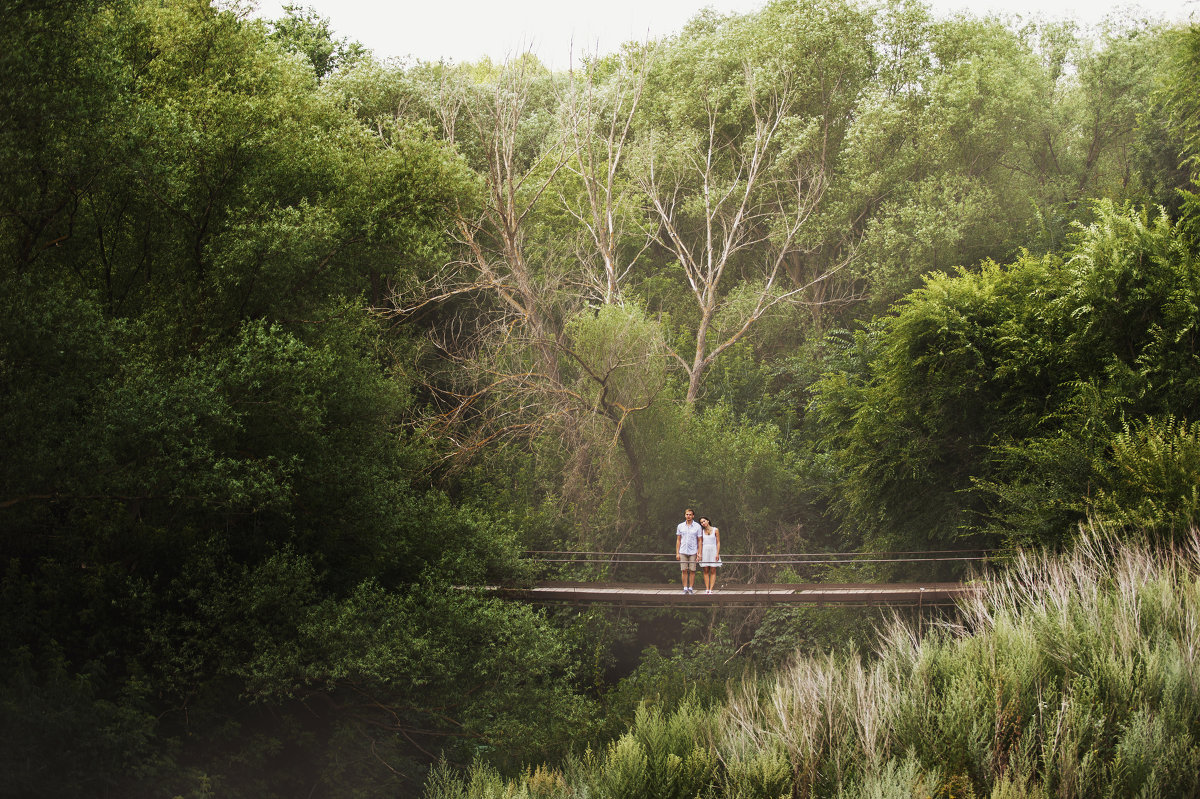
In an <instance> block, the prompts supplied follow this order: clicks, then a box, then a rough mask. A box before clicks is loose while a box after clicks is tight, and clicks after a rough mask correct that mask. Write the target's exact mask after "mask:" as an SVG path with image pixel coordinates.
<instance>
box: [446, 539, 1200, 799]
mask: <svg viewBox="0 0 1200 799" xmlns="http://www.w3.org/2000/svg"><path fill="white" fill-rule="evenodd" d="M1177 540H1178V539H1177ZM985 577H986V580H985V581H984V583H983V584H984V585H986V586H987V588H986V590H985V591H983V592H982V593H980V594H979V595H978V596H976V597H974V598H972V599H971V600H969V601H966V602H964V604H963V605H962V606H961V608H960V613H959V614H958V616H957V618H956V619H955V620H954V621H952V622H943V623H940V624H937V625H934V626H933V627H932V628H926V629H924V630H923V631H922V633H921V634H918V632H917V630H916V629H914V628H913V627H912V626H911V625H910V624H906V623H904V622H902V621H900V620H899V619H897V620H895V621H893V622H891V623H890V624H889V625H887V626H886V627H885V629H883V630H881V632H880V639H879V645H878V651H877V652H876V656H874V657H871V658H869V659H866V660H864V659H863V658H862V657H860V656H858V655H856V654H853V653H837V654H831V655H827V656H824V657H821V658H797V659H796V660H795V661H794V662H792V663H791V664H789V665H788V666H787V667H786V668H783V669H780V670H779V671H777V672H775V673H774V674H772V675H769V676H760V677H750V678H747V679H744V680H742V681H740V682H738V683H736V684H735V685H733V686H732V687H731V689H730V692H729V697H728V699H727V701H726V702H725V704H724V705H723V706H721V707H718V708H715V709H703V708H700V707H698V706H696V705H693V704H686V703H685V704H684V705H682V706H680V707H679V708H678V709H677V710H676V711H675V712H674V713H671V714H663V713H661V712H659V711H657V710H652V709H647V708H643V709H642V710H641V711H639V713H638V715H637V718H636V720H635V722H634V724H633V726H632V727H631V728H630V730H629V731H628V732H627V733H626V734H624V735H623V736H621V737H620V738H619V739H618V740H617V741H615V742H614V743H612V744H611V745H610V746H609V747H608V748H607V749H606V750H605V751H604V752H602V753H598V754H593V753H589V754H588V755H586V756H585V757H582V758H575V759H572V760H570V765H569V767H568V766H564V768H563V771H562V772H561V773H560V772H554V777H553V778H551V777H550V776H548V774H549V772H538V771H534V772H527V773H526V775H524V776H523V777H522V778H520V779H517V780H510V781H503V780H499V778H498V777H494V776H490V777H487V778H486V779H485V778H484V777H485V776H487V775H486V769H482V768H480V770H479V772H480V773H479V774H473V775H472V777H471V778H470V780H462V781H460V782H458V783H455V785H456V786H457V788H455V789H454V790H458V793H455V792H454V790H450V791H447V790H444V789H442V788H438V789H437V790H435V791H433V792H430V793H429V794H428V796H429V797H430V799H451V797H453V799H458V798H459V797H470V799H484V797H491V796H506V797H507V796H511V797H524V796H531V797H532V796H539V797H541V796H563V797H566V796H570V797H641V796H645V797H662V799H691V797H696V796H700V797H730V799H732V798H733V797H737V798H738V799H778V797H780V796H792V797H878V798H879V799H882V798H883V797H906V799H908V798H911V797H929V799H933V798H934V797H940V798H941V799H949V797H955V798H956V799H959V798H960V797H990V798H991V799H1019V798H1021V797H1051V796H1053V797H1060V798H1061V799H1072V797H1080V798H1081V799H1082V797H1106V796H1107V797H1123V796H1143V795H1144V796H1159V797H1192V796H1198V795H1200V668H1197V666H1198V665H1200V664H1197V649H1198V648H1200V535H1198V534H1197V533H1195V532H1193V533H1192V534H1191V535H1190V536H1189V537H1187V538H1185V539H1183V542H1182V544H1179V545H1176V546H1174V547H1172V548H1169V549H1155V548H1153V547H1150V546H1148V545H1143V544H1122V543H1119V542H1117V541H1115V540H1114V539H1113V538H1111V537H1110V536H1108V535H1107V534H1105V533H1104V532H1103V531H1102V530H1096V529H1088V530H1085V531H1084V532H1083V535H1082V536H1081V539H1080V542H1079V543H1078V545H1076V546H1075V547H1074V549H1072V550H1071V551H1070V552H1069V553H1067V554H1065V555H1061V556H1055V555H1050V554H1046V553H1032V552H1030V553H1017V554H1016V555H1014V556H1013V558H1012V559H1011V561H1010V563H1008V564H1007V566H1006V567H1005V568H1004V569H1003V570H998V571H996V572H995V573H992V574H989V575H985ZM538 774H541V776H540V777H538V776H537V775H538ZM439 779H441V778H439ZM535 783H536V788H537V792H535V791H534V788H535ZM435 784H436V785H439V786H440V785H444V784H448V783H447V782H446V780H445V779H442V781H441V782H438V781H437V780H435V779H431V781H430V785H431V786H432V785H435ZM501 788H502V789H503V790H501Z"/></svg>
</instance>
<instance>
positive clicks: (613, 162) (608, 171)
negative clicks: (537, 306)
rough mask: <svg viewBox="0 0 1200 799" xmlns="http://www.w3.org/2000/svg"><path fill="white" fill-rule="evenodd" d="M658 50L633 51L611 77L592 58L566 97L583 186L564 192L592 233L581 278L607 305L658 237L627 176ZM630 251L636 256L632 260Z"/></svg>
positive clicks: (585, 240) (583, 245)
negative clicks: (600, 73) (638, 210)
mask: <svg viewBox="0 0 1200 799" xmlns="http://www.w3.org/2000/svg"><path fill="white" fill-rule="evenodd" d="M652 53H653V51H652V49H651V48H650V47H649V46H643V47H642V48H641V50H640V51H638V52H633V53H628V54H626V55H625V56H624V60H623V63H622V64H621V66H620V68H619V70H618V71H617V73H616V74H615V75H611V76H607V77H606V78H604V79H603V80H600V79H599V78H598V77H597V74H596V72H597V70H596V64H597V63H598V59H593V60H591V61H590V62H588V65H587V66H585V67H584V69H583V70H582V71H581V72H580V73H578V75H576V74H575V73H572V77H576V78H577V79H576V80H574V81H572V83H571V85H570V89H569V91H568V93H567V94H566V95H565V96H564V97H563V102H562V107H563V124H564V127H565V128H566V130H567V133H568V135H569V136H570V138H571V142H572V145H573V148H572V153H573V155H572V157H571V158H570V159H569V160H568V161H567V164H566V168H567V170H568V171H569V172H570V173H571V174H572V175H573V176H574V177H575V178H576V179H577V180H578V181H579V183H580V184H581V186H582V189H583V191H582V194H581V195H568V194H566V193H564V192H562V191H560V192H559V201H560V203H561V204H562V206H563V208H565V209H566V210H567V212H568V213H569V214H570V215H571V216H572V217H573V218H574V219H575V220H576V221H578V222H579V224H580V226H581V228H582V229H583V231H584V232H585V233H586V235H584V236H581V237H580V242H579V246H577V248H576V255H577V257H578V261H579V264H580V265H581V266H582V267H583V268H584V272H583V276H582V277H583V280H582V281H581V282H582V284H583V285H584V287H585V290H587V291H589V292H590V293H591V294H592V295H593V296H594V297H595V298H596V299H597V300H599V301H600V302H602V303H604V304H611V303H619V302H621V301H622V299H623V296H622V294H623V292H622V280H623V279H624V278H625V276H626V275H628V273H629V270H630V268H631V267H632V266H633V263H634V262H635V261H636V260H637V258H638V257H639V256H640V255H641V254H642V253H643V252H645V250H646V249H647V247H649V246H650V244H651V242H652V241H653V239H652V236H651V235H650V234H649V232H648V231H647V230H646V229H645V226H644V225H641V226H638V225H637V223H636V221H635V220H633V219H632V218H631V215H632V214H633V213H634V206H635V202H634V200H633V199H632V198H631V197H630V196H629V195H630V194H631V192H630V190H629V189H630V186H629V185H628V184H627V182H626V178H625V177H624V176H623V175H622V172H623V171H624V168H625V166H626V161H627V159H628V151H629V148H630V134H631V133H632V131H633V124H634V119H635V115H636V114H637V110H638V104H639V103H640V102H641V99H642V94H643V91H644V89H645V86H646V76H647V74H648V72H649V69H650V66H651V64H652V60H653V57H652ZM631 239H636V242H632V243H631ZM623 251H626V252H627V253H628V254H627V255H625V256H624V257H623V256H622V252H623Z"/></svg>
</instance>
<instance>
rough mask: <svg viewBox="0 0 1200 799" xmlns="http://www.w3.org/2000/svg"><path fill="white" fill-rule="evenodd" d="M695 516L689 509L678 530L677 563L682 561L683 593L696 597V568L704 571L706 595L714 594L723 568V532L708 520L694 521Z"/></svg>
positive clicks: (677, 527)
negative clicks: (719, 571) (718, 572)
mask: <svg viewBox="0 0 1200 799" xmlns="http://www.w3.org/2000/svg"><path fill="white" fill-rule="evenodd" d="M695 517H696V514H695V512H694V511H693V510H692V509H691V508H688V509H687V510H685V511H684V512H683V521H682V522H680V523H679V524H678V525H676V526H675V560H677V561H679V570H680V575H681V577H682V579H683V593H685V594H694V593H696V590H695V589H694V588H693V587H692V583H693V582H695V580H696V566H697V565H698V566H699V567H700V568H701V569H703V570H704V593H706V594H711V593H712V592H713V586H714V585H715V584H716V582H717V569H719V568H721V531H720V530H718V529H717V528H716V527H713V526H712V523H711V522H710V521H709V519H708V517H707V516H701V517H700V521H699V522H696V521H695Z"/></svg>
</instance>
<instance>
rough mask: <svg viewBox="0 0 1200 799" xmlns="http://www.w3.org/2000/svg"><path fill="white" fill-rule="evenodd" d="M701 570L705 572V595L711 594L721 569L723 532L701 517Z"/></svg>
mask: <svg viewBox="0 0 1200 799" xmlns="http://www.w3.org/2000/svg"><path fill="white" fill-rule="evenodd" d="M700 529H701V531H702V534H701V538H700V568H701V569H702V570H703V571H704V593H706V594H711V593H712V592H713V585H715V584H716V582H717V569H719V568H721V531H720V530H718V529H717V528H716V527H713V526H712V523H711V522H710V521H709V520H708V517H707V516H701V517H700Z"/></svg>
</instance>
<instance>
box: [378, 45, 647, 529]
mask: <svg viewBox="0 0 1200 799" xmlns="http://www.w3.org/2000/svg"><path fill="white" fill-rule="evenodd" d="M538 69H539V67H538V66H537V65H536V63H530V61H529V60H528V59H522V60H519V61H516V62H513V63H510V64H508V65H506V66H505V67H504V68H503V69H502V70H501V71H500V72H498V73H496V74H494V75H493V76H490V77H491V78H492V82H490V83H486V84H482V85H481V84H478V83H472V82H471V80H470V79H469V77H468V76H467V75H466V74H463V73H457V74H456V73H451V75H450V78H451V79H450V80H448V81H447V82H446V83H444V84H443V85H440V86H437V87H431V89H430V91H429V96H430V97H432V98H434V100H435V101H436V102H437V103H438V111H437V113H438V114H439V117H440V124H441V127H442V131H443V135H445V136H446V137H447V138H451V137H453V141H454V142H455V144H456V146H457V147H458V149H459V150H460V152H464V153H467V154H468V158H469V160H470V161H471V162H472V163H473V164H474V165H475V167H476V170H477V172H478V174H479V175H480V178H481V189H482V190H481V192H480V199H479V201H478V202H477V203H476V204H475V205H471V206H469V205H466V204H463V205H462V206H460V207H459V208H457V209H456V214H455V219H454V235H455V238H456V239H457V244H458V251H459V253H460V257H459V258H458V259H456V260H455V261H453V262H451V263H449V264H447V265H446V267H445V268H444V269H443V270H442V271H441V273H440V274H439V275H437V276H436V277H435V278H434V279H433V280H431V281H429V282H428V283H427V284H426V285H425V286H423V287H422V288H421V291H420V292H419V293H418V294H416V295H414V296H409V297H397V298H396V302H395V307H396V308H397V309H398V310H397V311H396V313H397V314H400V315H407V314H412V313H415V312H417V311H418V310H420V309H422V308H426V307H428V306H431V305H443V306H446V305H447V304H448V303H450V302H453V303H454V304H455V306H456V307H458V309H459V310H458V312H457V314H456V315H455V316H454V317H453V319H452V320H451V321H450V322H449V323H447V324H444V325H441V326H439V328H438V330H437V332H436V333H435V335H434V343H435V345H436V346H437V347H438V348H439V350H440V351H441V353H442V355H443V357H444V358H445V360H446V362H447V364H448V369H447V370H446V372H445V374H443V375H440V376H437V378H436V379H435V380H433V381H431V383H430V386H429V387H430V389H431V391H433V392H434V394H435V396H436V397H438V398H439V400H440V402H441V408H442V410H441V412H440V413H438V414H437V415H436V416H435V418H433V419H432V420H431V422H432V425H433V429H434V430H435V432H437V433H440V434H441V436H442V437H443V438H444V440H447V441H449V442H450V443H451V444H452V447H453V451H454V455H455V456H456V457H460V458H463V459H467V458H470V457H471V456H472V455H473V454H475V453H477V452H479V451H480V450H481V449H483V448H484V447H487V446H490V445H492V444H496V443H499V442H531V441H538V442H539V446H550V445H551V444H553V442H555V441H557V445H558V448H559V450H560V452H561V453H562V457H563V459H564V461H565V462H566V463H567V473H566V474H564V475H563V480H564V485H569V484H571V483H572V482H573V483H574V484H575V485H577V486H579V487H580V488H579V490H580V491H587V490H592V491H594V490H596V486H597V484H598V480H597V479H596V475H597V474H598V473H599V472H600V471H602V470H603V469H605V468H606V467H607V466H608V465H609V464H614V463H621V462H623V463H624V464H625V467H626V468H627V473H626V474H625V475H623V476H618V477H615V478H612V479H610V480H609V481H608V484H609V485H610V487H612V490H613V491H614V492H615V494H616V496H617V499H616V503H617V505H618V506H620V505H621V504H622V503H628V498H631V499H632V509H631V511H630V513H629V516H631V517H632V518H627V519H626V520H625V521H626V523H625V524H622V525H619V526H620V527H621V529H624V530H625V534H626V535H628V534H629V532H630V531H632V530H635V529H637V524H638V522H639V521H640V520H642V519H644V518H645V515H646V512H647V511H646V505H645V502H646V497H645V491H644V481H643V477H642V471H641V464H640V458H639V454H638V452H637V451H636V448H635V446H634V440H633V438H632V433H631V426H630V421H631V419H632V418H633V417H634V416H635V415H636V414H638V413H639V412H641V411H643V410H645V409H646V408H647V407H649V406H650V405H651V404H652V403H653V402H655V401H656V399H657V397H658V394H659V393H660V391H661V390H662V385H661V384H659V383H656V382H655V381H654V380H648V381H646V382H645V383H644V384H643V385H640V386H639V385H633V386H632V387H631V386H630V385H629V383H630V377H629V375H630V373H631V372H632V373H636V372H637V370H638V369H642V368H643V367H644V366H645V364H646V362H647V360H648V359H649V360H653V359H655V358H658V359H661V358H662V357H663V354H662V348H661V346H659V345H658V344H656V343H654V342H650V343H649V344H648V345H647V346H646V347H643V348H642V349H640V350H639V349H637V348H636V347H635V348H634V349H633V350H626V349H618V350H614V352H612V353H608V352H604V351H599V352H589V353H587V354H584V353H583V352H581V351H580V349H579V348H578V346H577V342H576V341H575V339H574V338H573V335H574V334H575V333H576V332H577V331H574V330H568V328H567V323H568V322H569V321H570V320H573V319H576V318H577V316H578V315H579V311H580V309H581V308H583V307H584V304H585V302H584V301H585V298H584V297H583V296H581V295H580V294H579V293H578V292H572V291H569V290H566V289H567V288H569V287H567V286H565V285H564V284H566V283H568V282H571V281H573V280H575V279H577V277H578V271H577V267H576V266H575V265H574V263H573V261H572V259H569V258H563V259H562V263H561V264H559V263H553V262H550V261H552V260H553V258H552V256H553V254H554V249H553V248H554V247H555V246H561V245H556V243H555V242H547V241H545V240H543V239H538V240H535V241H531V238H532V236H533V235H534V234H532V233H531V232H530V228H531V226H532V223H533V222H534V215H535V214H537V213H538V211H539V209H540V208H541V207H542V205H544V204H545V203H547V202H550V201H551V197H552V195H551V194H549V192H551V187H552V186H554V185H555V182H556V180H558V178H559V176H560V175H561V174H562V172H563V170H564V168H569V169H573V170H574V171H575V172H576V173H578V172H579V171H580V170H581V169H592V170H593V171H592V172H590V173H589V174H590V175H591V176H592V177H593V178H597V180H593V181H592V182H591V183H590V184H589V185H590V187H591V189H592V190H593V191H594V192H595V193H594V194H593V195H591V197H590V198H589V200H588V201H587V202H586V203H585V204H584V206H583V208H584V209H585V210H587V212H588V213H589V214H590V213H591V212H592V210H595V211H596V213H599V214H601V215H603V214H604V213H605V211H604V210H603V207H604V202H605V201H604V200H603V194H604V192H605V191H608V192H610V194H609V196H610V197H612V198H613V204H612V205H610V210H611V211H612V213H613V215H614V218H615V215H616V209H615V202H616V200H615V198H616V189H615V188H614V186H615V183H614V182H612V181H608V182H607V183H605V185H601V183H602V182H603V181H602V180H601V179H599V178H598V176H599V175H600V172H601V170H604V169H606V168H607V167H606V166H604V165H602V163H601V161H602V160H603V159H604V158H607V157H610V156H611V158H612V163H613V164H614V165H616V164H619V163H620V160H621V156H620V154H619V152H616V153H610V154H609V156H602V155H601V154H600V153H601V151H600V150H596V149H594V150H593V152H592V153H591V154H589V155H586V156H580V155H578V154H577V153H576V149H575V148H576V140H577V134H578V140H579V141H583V139H584V137H583V135H582V133H581V132H580V131H575V130H573V129H572V128H571V127H570V126H568V125H555V124H553V122H555V121H556V119H557V118H556V117H555V116H554V115H553V114H552V113H551V111H550V109H549V107H548V106H549V105H550V104H549V103H546V102H544V101H545V100H546V99H547V98H548V97H549V98H553V99H554V100H556V101H558V102H560V103H561V102H562V97H563V94H562V93H561V92H559V91H557V90H553V91H552V90H551V89H550V88H549V87H547V86H545V85H542V86H536V85H535V83H536V81H539V80H551V78H550V77H549V76H547V75H546V74H545V73H540V74H539V73H538V72H537V70H538ZM535 90H537V91H541V92H543V94H541V95H540V97H538V98H535V97H534V96H533V95H534V92H535ZM539 99H540V100H542V101H543V103H542V105H537V104H536V103H537V101H538V100H539ZM624 109H625V106H624V105H619V108H618V111H617V112H614V113H621V112H623V111H624ZM531 120H532V121H531ZM539 120H541V121H542V122H543V123H545V124H543V126H542V127H540V128H538V127H536V125H537V124H538V123H539ZM531 126H532V127H531ZM612 135H613V138H610V139H609V140H608V141H609V143H610V144H614V145H615V146H616V147H617V148H618V149H619V148H620V147H621V146H623V145H622V142H621V141H620V140H619V138H618V137H619V136H623V135H625V134H624V133H619V134H618V133H613V134H612ZM592 144H593V145H595V142H592ZM601 146H607V145H601ZM585 164H586V165H587V166H586V167H585V166H583V165H585ZM614 169H615V166H614ZM593 199H594V200H595V202H594V203H593V202H592V200H593ZM593 219H595V217H593ZM601 219H602V217H601ZM594 232H595V233H596V236H597V237H598V238H596V239H594V241H596V242H601V243H603V247H604V248H605V249H604V250H603V252H607V253H612V254H613V255H614V257H615V253H616V252H617V245H618V244H619V242H620V241H621V239H622V237H623V236H624V233H623V232H622V231H621V230H620V229H619V227H618V226H617V225H616V224H613V225H612V226H611V227H608V226H607V223H604V222H603V221H601V222H600V223H598V224H597V225H596V227H595V230H594ZM543 238H544V237H543ZM531 244H532V245H534V246H532V247H531V246H530V245H531ZM596 251H597V252H601V250H600V248H599V246H597V248H596ZM531 252H534V253H536V255H535V256H533V257H532V258H531V256H530V253H531ZM548 252H549V253H550V254H551V257H548V256H547V253H548ZM610 262H612V263H615V261H610ZM605 283H606V284H608V285H611V286H613V287H614V290H613V291H612V292H611V293H610V294H609V297H610V298H611V299H613V300H614V301H615V300H616V299H618V297H619V276H618V275H617V273H616V271H614V272H613V277H612V279H611V284H610V283H609V282H608V281H607V280H606V281H605ZM612 309H613V310H614V311H619V310H620V308H619V307H617V305H613V306H612ZM618 327H619V326H618ZM634 382H635V383H636V381H634ZM618 383H620V384H621V387H620V388H618ZM618 453H619V454H618ZM588 499H594V498H590V497H589V498H588ZM614 521H617V520H614Z"/></svg>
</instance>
